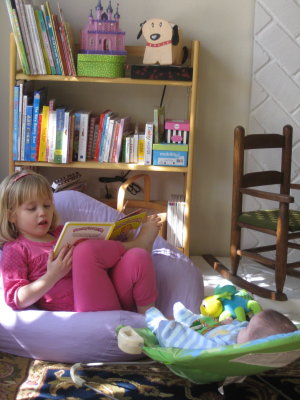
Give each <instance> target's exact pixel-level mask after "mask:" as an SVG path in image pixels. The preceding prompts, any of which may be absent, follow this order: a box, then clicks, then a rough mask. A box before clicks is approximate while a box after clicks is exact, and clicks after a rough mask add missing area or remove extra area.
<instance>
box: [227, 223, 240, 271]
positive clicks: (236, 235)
mask: <svg viewBox="0 0 300 400" xmlns="http://www.w3.org/2000/svg"><path fill="white" fill-rule="evenodd" d="M240 247H241V228H240V227H236V226H233V227H231V241H230V262H231V273H232V275H236V274H237V270H238V267H239V263H240V259H241V257H240V256H239V255H238V254H237V251H238V250H239V249H240Z"/></svg>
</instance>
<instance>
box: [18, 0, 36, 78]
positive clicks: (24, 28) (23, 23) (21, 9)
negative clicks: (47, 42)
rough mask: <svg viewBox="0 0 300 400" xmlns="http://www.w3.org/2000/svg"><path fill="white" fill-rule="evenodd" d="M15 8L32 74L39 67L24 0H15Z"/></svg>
mask: <svg viewBox="0 0 300 400" xmlns="http://www.w3.org/2000/svg"><path fill="white" fill-rule="evenodd" d="M15 8H16V11H17V15H18V20H19V26H20V30H21V33H22V39H23V43H24V48H25V51H26V54H27V59H28V63H29V67H30V72H31V73H32V74H36V73H37V67H36V64H35V58H34V51H33V44H32V42H31V37H30V33H29V27H28V22H27V18H26V12H25V5H24V0H15Z"/></svg>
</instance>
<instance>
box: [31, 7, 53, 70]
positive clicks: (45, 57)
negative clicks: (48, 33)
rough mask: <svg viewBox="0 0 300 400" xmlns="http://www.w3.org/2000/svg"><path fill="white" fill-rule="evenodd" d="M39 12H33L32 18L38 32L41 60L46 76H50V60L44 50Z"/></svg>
mask: <svg viewBox="0 0 300 400" xmlns="http://www.w3.org/2000/svg"><path fill="white" fill-rule="evenodd" d="M39 11H40V10H34V16H35V20H36V26H37V30H38V34H39V38H40V43H41V49H42V53H43V58H44V62H45V67H46V72H47V74H48V75H51V74H52V71H51V67H50V60H49V56H48V52H47V50H46V47H45V43H44V38H43V30H42V27H41V21H40V17H39Z"/></svg>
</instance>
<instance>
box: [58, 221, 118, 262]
mask: <svg viewBox="0 0 300 400" xmlns="http://www.w3.org/2000/svg"><path fill="white" fill-rule="evenodd" d="M114 225H115V223H114V222H66V223H65V225H64V227H63V230H62V231H61V233H60V235H59V238H58V240H57V242H56V245H55V248H54V255H55V256H57V254H58V253H59V251H60V250H61V248H62V247H63V246H65V245H67V244H69V245H73V244H75V243H76V242H78V241H80V240H85V239H108V238H109V236H110V234H111V232H112V230H113V228H114Z"/></svg>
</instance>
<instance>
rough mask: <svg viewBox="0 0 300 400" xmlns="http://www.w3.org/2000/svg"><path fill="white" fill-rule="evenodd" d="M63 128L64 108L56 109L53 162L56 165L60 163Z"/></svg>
mask: <svg viewBox="0 0 300 400" xmlns="http://www.w3.org/2000/svg"><path fill="white" fill-rule="evenodd" d="M64 127H65V108H57V109H56V141H55V150H54V162H55V163H58V164H61V163H62V154H63V135H64Z"/></svg>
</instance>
